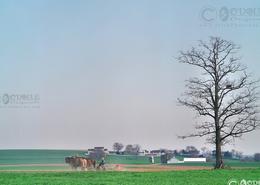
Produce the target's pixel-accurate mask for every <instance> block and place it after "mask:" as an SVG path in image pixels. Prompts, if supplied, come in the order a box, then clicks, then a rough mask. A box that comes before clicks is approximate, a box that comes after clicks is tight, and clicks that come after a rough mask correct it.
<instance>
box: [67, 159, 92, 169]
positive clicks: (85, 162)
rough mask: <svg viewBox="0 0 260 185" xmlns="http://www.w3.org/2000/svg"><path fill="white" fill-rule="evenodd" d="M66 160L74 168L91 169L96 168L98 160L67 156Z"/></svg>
mask: <svg viewBox="0 0 260 185" xmlns="http://www.w3.org/2000/svg"><path fill="white" fill-rule="evenodd" d="M65 162H66V163H68V164H69V165H70V166H71V168H72V169H75V170H76V169H77V168H80V169H81V170H86V169H87V170H90V169H95V168H96V161H95V160H93V159H89V158H86V157H77V156H73V157H65Z"/></svg>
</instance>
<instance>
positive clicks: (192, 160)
mask: <svg viewBox="0 0 260 185" xmlns="http://www.w3.org/2000/svg"><path fill="white" fill-rule="evenodd" d="M183 161H184V162H206V158H202V157H201V158H184V159H183Z"/></svg>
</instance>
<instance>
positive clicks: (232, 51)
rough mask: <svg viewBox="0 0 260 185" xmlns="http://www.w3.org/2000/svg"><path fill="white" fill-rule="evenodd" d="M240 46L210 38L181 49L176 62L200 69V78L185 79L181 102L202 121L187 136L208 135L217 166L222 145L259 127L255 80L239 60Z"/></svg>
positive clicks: (220, 158) (219, 164) (220, 157)
mask: <svg viewBox="0 0 260 185" xmlns="http://www.w3.org/2000/svg"><path fill="white" fill-rule="evenodd" d="M239 49H240V48H239V47H238V46H236V45H235V44H234V43H233V42H231V41H227V40H224V39H221V38H219V37H211V38H210V40H209V42H203V41H200V42H199V45H198V47H197V48H192V49H191V50H188V51H185V52H184V51H181V52H180V56H179V57H178V61H179V62H181V63H185V64H190V65H192V66H195V67H197V68H199V69H201V71H202V73H201V76H200V77H195V78H191V79H189V80H187V84H186V89H187V90H186V92H184V94H183V96H182V97H181V98H179V99H178V102H179V103H180V104H181V105H184V106H186V107H189V108H191V109H192V110H195V112H196V113H197V114H198V116H200V117H204V119H203V122H200V123H199V124H196V125H195V128H196V130H197V132H196V133H194V134H190V135H187V136H181V138H187V137H196V136H199V137H202V136H208V137H207V140H208V141H209V142H211V143H214V144H215V145H216V166H215V167H216V168H221V167H222V166H223V161H222V155H221V146H222V145H224V144H226V143H228V142H230V141H232V139H234V138H237V137H241V136H242V135H243V134H244V133H248V132H251V131H253V130H255V129H256V128H259V125H260V124H259V123H260V122H259V119H258V113H259V111H258V104H257V100H258V89H257V88H258V81H254V80H252V79H251V75H249V74H248V73H247V72H246V67H245V66H243V65H241V64H240V63H239V60H240V59H241V58H240V57H238V56H237V53H238V51H239Z"/></svg>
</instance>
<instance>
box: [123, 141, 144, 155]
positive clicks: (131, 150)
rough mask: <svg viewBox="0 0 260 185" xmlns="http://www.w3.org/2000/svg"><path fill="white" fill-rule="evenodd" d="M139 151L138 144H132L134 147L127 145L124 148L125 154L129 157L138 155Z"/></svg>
mask: <svg viewBox="0 0 260 185" xmlns="http://www.w3.org/2000/svg"><path fill="white" fill-rule="evenodd" d="M140 150H141V146H140V145H138V144H134V145H132V144H129V145H126V147H125V153H126V154H129V155H138V153H139V152H140Z"/></svg>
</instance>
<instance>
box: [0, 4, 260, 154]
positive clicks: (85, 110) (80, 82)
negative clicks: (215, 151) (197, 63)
mask: <svg viewBox="0 0 260 185" xmlns="http://www.w3.org/2000/svg"><path fill="white" fill-rule="evenodd" d="M223 11H224V14H223ZM225 13H226V14H225ZM226 16H227V17H226ZM225 18H227V20H226V19H225ZM0 23H1V24H0V27H1V29H0V95H1V97H2V95H3V94H4V93H7V94H38V95H39V96H40V102H39V107H38V108H33V107H29V108H24V107H19V106H18V107H7V106H5V105H3V103H1V102H0V103H1V105H3V106H2V107H1V108H0V148H1V149H5V148H54V149H61V148H65V149H67V148H68V149H86V148H89V147H94V146H105V147H108V148H111V146H112V144H113V142H115V141H119V142H122V143H124V144H129V143H131V144H135V143H138V144H140V145H141V146H142V148H147V149H157V148H169V149H180V148H184V147H185V146H186V145H194V146H196V147H198V148H201V147H202V146H204V145H205V140H204V139H199V138H195V139H187V140H184V141H183V140H179V139H177V137H176V136H177V135H182V134H185V133H189V132H192V131H193V124H194V123H196V120H195V119H194V114H193V113H192V112H191V111H189V110H187V109H186V108H184V107H180V106H177V103H176V99H177V98H178V97H179V96H180V95H181V93H182V92H183V91H184V85H185V84H184V81H185V79H187V78H189V77H192V76H196V75H198V74H199V72H198V71H196V70H195V69H194V68H192V67H190V66H185V65H184V64H179V63H178V62H177V61H176V59H175V58H176V57H177V56H178V51H180V50H183V49H189V48H190V47H191V46H196V44H197V41H198V40H200V39H202V40H207V39H208V37H209V36H221V37H223V38H224V39H227V40H232V41H234V42H235V43H237V44H238V45H240V46H241V47H242V48H241V51H240V54H241V56H243V58H242V61H241V62H243V63H244V64H246V65H247V66H248V67H249V71H250V72H253V73H254V74H255V77H256V78H260V74H259V69H260V52H259V48H260V46H259V44H260V35H259V33H260V1H257V0H255V1H237V0H233V1H220V0H219V1H215V0H214V1H207V0H204V1H187V0H186V1H185V0H179V1H174V0H171V1H167V0H157V1H152V0H147V1H145V0H141V1H140V0H131V1H130V0H129V1H126V0H125V1H122V0H118V1H114V0H97V1H94V0H92V1H91V0H82V1H79V0H56V1H52V0H37V1H34V0H31V1H26V0H23V1H20V0H16V1H11V0H6V1H5V0H2V1H0ZM258 139H260V131H259V130H258V131H255V132H253V133H252V134H249V135H245V136H244V137H243V138H242V139H241V140H237V141H236V142H235V144H234V145H230V146H227V147H225V148H226V149H231V148H235V149H237V150H241V151H243V152H244V153H253V152H257V151H258V152H259V151H260V147H259V144H258V143H259V140H258ZM208 147H209V148H211V147H213V146H210V145H208Z"/></svg>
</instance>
